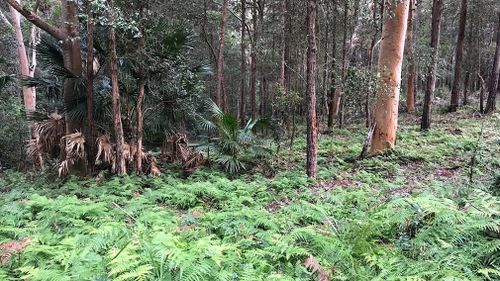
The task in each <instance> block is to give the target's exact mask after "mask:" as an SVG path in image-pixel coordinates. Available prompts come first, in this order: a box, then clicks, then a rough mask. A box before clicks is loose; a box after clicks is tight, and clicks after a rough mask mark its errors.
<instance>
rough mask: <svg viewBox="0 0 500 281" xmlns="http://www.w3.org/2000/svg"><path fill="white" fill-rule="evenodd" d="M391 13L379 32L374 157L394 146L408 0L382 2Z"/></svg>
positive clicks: (372, 152) (371, 151) (373, 141)
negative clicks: (380, 40)
mask: <svg viewBox="0 0 500 281" xmlns="http://www.w3.org/2000/svg"><path fill="white" fill-rule="evenodd" d="M386 6H387V7H388V8H389V9H390V10H391V16H390V17H387V18H386V20H385V22H384V26H383V30H382V42H381V45H380V55H379V61H378V68H379V73H380V81H379V89H378V91H377V104H376V107H375V123H376V126H375V133H374V134H373V139H372V146H371V149H370V153H371V154H372V155H373V154H377V153H380V152H383V151H384V150H386V149H390V148H393V147H394V146H395V144H396V131H397V126H398V105H399V87H400V85H401V70H402V65H403V55H404V47H405V38H406V29H407V24H408V10H409V0H403V1H401V2H398V3H397V4H394V3H392V2H391V1H390V0H386Z"/></svg>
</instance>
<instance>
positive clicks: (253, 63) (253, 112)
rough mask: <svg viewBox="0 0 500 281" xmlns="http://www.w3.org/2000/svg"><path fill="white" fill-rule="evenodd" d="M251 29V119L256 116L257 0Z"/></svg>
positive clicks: (255, 0)
mask: <svg viewBox="0 0 500 281" xmlns="http://www.w3.org/2000/svg"><path fill="white" fill-rule="evenodd" d="M252 28H253V36H252V46H251V48H252V49H251V54H250V114H251V116H252V118H255V116H256V108H255V98H256V97H255V91H256V89H255V85H256V78H255V76H256V71H257V42H258V41H257V36H258V31H257V0H253V2H252Z"/></svg>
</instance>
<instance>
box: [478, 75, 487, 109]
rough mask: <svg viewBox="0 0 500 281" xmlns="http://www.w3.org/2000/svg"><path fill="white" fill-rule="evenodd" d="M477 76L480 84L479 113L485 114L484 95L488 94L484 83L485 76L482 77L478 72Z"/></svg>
mask: <svg viewBox="0 0 500 281" xmlns="http://www.w3.org/2000/svg"><path fill="white" fill-rule="evenodd" d="M477 76H478V77H479V82H480V84H481V85H480V87H481V90H480V93H479V112H481V113H484V93H485V92H486V82H485V81H484V78H483V76H481V72H479V71H478V72H477Z"/></svg>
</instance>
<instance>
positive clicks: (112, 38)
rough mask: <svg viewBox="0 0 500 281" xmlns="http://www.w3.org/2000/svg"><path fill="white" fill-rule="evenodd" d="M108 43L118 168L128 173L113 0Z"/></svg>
mask: <svg viewBox="0 0 500 281" xmlns="http://www.w3.org/2000/svg"><path fill="white" fill-rule="evenodd" d="M108 4H109V14H108V24H109V27H108V44H109V46H108V47H109V54H110V55H109V69H110V75H111V88H112V90H111V91H112V97H111V99H112V107H113V123H114V129H115V141H116V170H117V172H118V173H119V174H122V175H123V174H126V173H127V166H126V164H125V157H124V155H123V147H124V142H125V141H124V137H123V125H122V116H121V103H120V89H119V84H118V58H117V54H116V34H115V27H114V26H113V25H114V12H113V0H108Z"/></svg>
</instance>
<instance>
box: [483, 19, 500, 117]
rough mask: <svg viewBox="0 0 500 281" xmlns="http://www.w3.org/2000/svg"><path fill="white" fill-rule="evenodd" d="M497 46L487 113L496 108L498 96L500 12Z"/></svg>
mask: <svg viewBox="0 0 500 281" xmlns="http://www.w3.org/2000/svg"><path fill="white" fill-rule="evenodd" d="M498 16H499V20H498V28H497V47H496V51H495V61H494V63H493V69H492V71H491V76H490V85H489V89H488V91H489V94H488V100H487V102H486V109H485V113H490V112H492V111H494V110H495V109H496V97H497V92H498V79H499V75H500V12H499V13H498Z"/></svg>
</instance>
